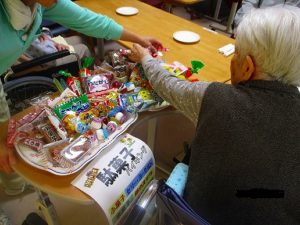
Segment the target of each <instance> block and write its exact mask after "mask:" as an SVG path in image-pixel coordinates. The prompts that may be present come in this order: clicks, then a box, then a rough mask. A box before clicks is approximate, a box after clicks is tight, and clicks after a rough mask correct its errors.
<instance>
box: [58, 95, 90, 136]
mask: <svg viewBox="0 0 300 225" xmlns="http://www.w3.org/2000/svg"><path fill="white" fill-rule="evenodd" d="M90 107H91V106H90V103H89V101H88V98H87V96H86V95H82V96H80V97H77V98H73V99H71V100H70V101H68V102H65V103H63V104H60V105H58V106H56V107H55V108H54V113H55V114H56V115H57V117H58V118H59V119H60V121H62V123H63V125H64V127H65V128H66V130H67V132H68V133H69V134H71V135H72V134H75V133H76V132H77V133H81V134H82V133H84V132H86V131H87V130H88V124H89V123H90V122H91V120H92V118H93V117H94V116H95V115H94V114H93V110H90Z"/></svg>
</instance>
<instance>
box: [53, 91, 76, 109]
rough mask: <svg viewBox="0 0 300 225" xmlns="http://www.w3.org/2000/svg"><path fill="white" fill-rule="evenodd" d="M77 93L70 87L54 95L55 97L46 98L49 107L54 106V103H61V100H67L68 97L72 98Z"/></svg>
mask: <svg viewBox="0 0 300 225" xmlns="http://www.w3.org/2000/svg"><path fill="white" fill-rule="evenodd" d="M76 96H77V95H76V94H75V93H74V92H73V91H72V90H71V89H70V88H66V89H65V90H64V91H63V92H62V93H61V94H60V96H58V97H56V98H55V99H53V100H51V99H49V100H48V106H49V107H50V108H54V107H55V106H56V105H58V104H61V103H63V102H66V101H68V100H69V99H70V98H74V97H76Z"/></svg>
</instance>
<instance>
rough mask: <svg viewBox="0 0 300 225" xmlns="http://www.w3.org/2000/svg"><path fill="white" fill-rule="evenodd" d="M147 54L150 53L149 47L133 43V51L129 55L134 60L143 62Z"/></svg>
mask: <svg viewBox="0 0 300 225" xmlns="http://www.w3.org/2000/svg"><path fill="white" fill-rule="evenodd" d="M146 55H150V52H149V49H147V48H143V47H142V46H140V45H139V44H133V46H132V49H131V53H130V54H128V57H129V59H130V60H132V61H134V62H141V61H142V59H143V58H144V57H145V56H146Z"/></svg>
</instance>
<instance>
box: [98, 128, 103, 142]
mask: <svg viewBox="0 0 300 225" xmlns="http://www.w3.org/2000/svg"><path fill="white" fill-rule="evenodd" d="M96 135H97V139H98V141H101V142H103V141H104V140H105V136H104V133H103V129H99V130H97V131H96Z"/></svg>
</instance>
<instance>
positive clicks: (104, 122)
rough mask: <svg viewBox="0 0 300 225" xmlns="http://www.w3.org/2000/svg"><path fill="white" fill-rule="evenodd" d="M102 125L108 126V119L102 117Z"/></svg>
mask: <svg viewBox="0 0 300 225" xmlns="http://www.w3.org/2000/svg"><path fill="white" fill-rule="evenodd" d="M101 120H102V123H103V124H107V123H108V119H107V118H106V117H104V116H103V117H101Z"/></svg>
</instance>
